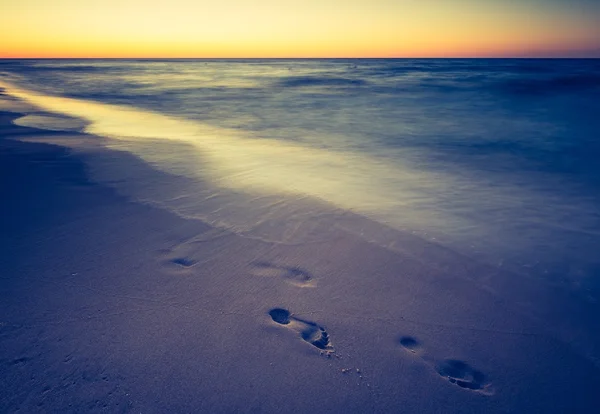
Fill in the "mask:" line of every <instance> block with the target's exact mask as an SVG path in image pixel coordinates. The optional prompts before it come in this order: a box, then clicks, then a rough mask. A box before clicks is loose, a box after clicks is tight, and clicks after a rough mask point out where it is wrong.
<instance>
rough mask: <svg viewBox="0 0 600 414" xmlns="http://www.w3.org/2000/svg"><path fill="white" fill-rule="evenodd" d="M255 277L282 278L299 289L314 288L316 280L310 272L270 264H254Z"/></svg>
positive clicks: (252, 271)
mask: <svg viewBox="0 0 600 414" xmlns="http://www.w3.org/2000/svg"><path fill="white" fill-rule="evenodd" d="M251 273H252V274H253V275H254V276H262V277H280V278H282V279H284V280H285V281H286V282H287V283H289V284H292V285H294V286H298V287H314V286H315V285H314V278H313V276H312V275H311V274H310V272H308V271H306V270H304V269H301V268H299V267H296V266H278V265H275V264H273V263H269V262H254V263H252V269H251Z"/></svg>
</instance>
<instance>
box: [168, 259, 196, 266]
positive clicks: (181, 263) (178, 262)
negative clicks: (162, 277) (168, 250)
mask: <svg viewBox="0 0 600 414" xmlns="http://www.w3.org/2000/svg"><path fill="white" fill-rule="evenodd" d="M170 261H171V263H173V264H175V265H177V266H181V267H183V268H188V267H192V266H194V265H195V264H196V262H195V261H193V260H191V259H187V258H185V257H176V258H174V259H171V260H170Z"/></svg>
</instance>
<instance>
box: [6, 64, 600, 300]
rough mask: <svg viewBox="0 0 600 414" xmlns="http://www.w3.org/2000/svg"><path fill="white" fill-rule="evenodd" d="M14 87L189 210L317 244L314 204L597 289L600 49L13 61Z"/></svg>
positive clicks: (159, 198)
mask: <svg viewBox="0 0 600 414" xmlns="http://www.w3.org/2000/svg"><path fill="white" fill-rule="evenodd" d="M0 82H3V84H4V87H5V88H6V89H7V91H8V92H9V93H12V94H14V95H15V96H19V97H20V98H22V99H25V100H28V101H30V102H31V103H33V104H35V105H37V106H38V107H40V108H42V110H43V114H46V115H47V114H48V113H55V114H60V115H61V116H65V115H67V116H72V117H77V118H81V119H83V120H84V121H85V124H86V125H87V126H85V127H83V128H84V129H85V130H86V131H87V132H91V133H94V134H97V135H100V136H104V137H107V138H109V141H110V142H111V144H109V146H110V147H112V148H114V149H118V150H122V151H127V152H130V153H133V154H135V155H136V156H138V157H140V158H141V159H143V160H144V161H146V162H148V163H149V164H151V165H152V166H154V167H155V168H157V169H160V170H163V171H165V172H169V173H171V174H175V175H176V176H178V177H185V178H186V181H185V185H183V184H177V183H176V180H174V181H173V183H171V185H167V186H163V187H159V186H157V185H156V184H155V183H150V182H146V183H144V177H141V176H136V175H135V174H134V173H131V172H129V173H128V174H129V175H128V176H127V177H126V178H123V177H121V179H122V180H126V181H129V184H128V186H125V187H126V189H125V190H124V191H125V192H129V193H130V195H131V196H132V197H134V198H135V197H136V196H137V197H138V198H140V199H144V200H145V201H148V200H149V201H152V202H155V203H157V204H159V205H162V206H164V207H165V208H169V209H171V210H173V211H175V212H176V213H178V214H182V215H185V216H190V217H198V218H202V219H207V220H209V221H212V222H213V223H218V224H220V225H223V226H226V227H227V226H228V227H230V228H232V229H234V230H237V231H240V232H247V233H252V232H253V231H254V232H255V233H256V235H257V236H260V237H267V236H268V237H270V238H274V239H278V240H280V241H281V240H284V239H285V241H290V238H292V239H293V238H294V237H297V238H298V241H302V237H305V236H306V234H307V232H304V233H302V232H298V228H299V226H300V225H303V223H306V222H310V221H311V220H312V221H314V220H317V218H318V217H322V214H325V213H324V211H325V210H322V211H321V210H320V211H316V210H314V209H312V207H307V206H306V203H307V199H311V200H312V199H314V200H318V201H320V202H324V205H327V206H330V207H331V209H332V210H328V211H327V214H332V216H331V217H333V218H331V220H332V222H335V220H336V217H338V218H339V217H341V216H342V215H343V214H344V212H354V213H357V214H359V215H361V216H363V217H367V218H369V219H371V220H373V221H375V222H377V223H380V224H382V225H385V226H387V227H390V228H392V229H396V230H400V231H408V232H411V233H413V234H415V235H418V236H419V237H422V238H425V239H427V240H431V241H433V242H436V243H439V244H442V245H444V246H446V247H448V248H450V249H453V250H455V251H457V252H459V253H461V254H464V255H467V256H469V257H472V258H474V259H477V260H481V261H484V262H487V263H490V264H492V265H495V266H505V267H508V268H509V269H511V270H514V271H522V272H524V273H526V274H528V275H533V276H535V277H539V278H541V279H543V280H547V281H548V282H549V283H559V284H564V285H565V286H568V287H569V288H572V289H574V290H577V291H578V292H580V293H581V292H583V293H584V294H585V295H588V296H589V295H591V296H593V297H595V298H598V297H600V295H599V294H598V292H600V282H599V277H600V253H598V252H600V162H599V161H598V157H599V156H600V60H418V59H405V60H27V61H15V60H5V61H0ZM34 121H35V119H34ZM38 121H39V120H38ZM23 122H24V123H25V124H26V123H27V122H25V121H23ZM38 123H39V122H38ZM42 123H43V122H42ZM77 125H79V126H78V128H82V127H81V122H80V123H79V124H77ZM105 169H113V170H115V171H117V173H115V174H116V175H118V171H119V170H118V168H116V167H115V166H114V165H113V166H111V167H110V168H108V167H106V168H105ZM113 172H114V171H113ZM112 179H113V180H114V179H115V177H112ZM194 183H197V187H195V185H196V184H194ZM207 184H208V187H207ZM178 186H180V188H179V189H178V188H177V187H178ZM125 187H124V188H125ZM166 188H168V190H167V189H166ZM290 200H291V201H290ZM207 206H209V207H207ZM328 208H329V207H328ZM336 215H337V216H336ZM286 223H288V224H289V223H294V224H293V225H290V226H291V227H290V228H291V229H292V230H293V231H291V233H293V234H292V235H291V236H290V234H291V233H290V231H287V230H289V228H288V229H287V230H286V231H284V232H283V233H285V234H281V233H272V229H273V228H275V227H277V226H279V227H281V226H283V227H285V224H286ZM319 223H321V222H319ZM265 229H268V230H265ZM269 232H271V233H269ZM267 233H268V234H267ZM369 237H372V238H373V239H375V240H376V239H377V235H370V236H369Z"/></svg>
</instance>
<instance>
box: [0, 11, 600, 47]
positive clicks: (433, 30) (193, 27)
mask: <svg viewBox="0 0 600 414" xmlns="http://www.w3.org/2000/svg"><path fill="white" fill-rule="evenodd" d="M527 56H531V57H600V0H1V1H0V57H4V58H7V57H23V58H25V57H138V58H139V57H164V58H174V57H181V58H186V57H189V58H192V57H197V58H209V57H214V58H224V57H238V58H239V57H248V58H251V57H527Z"/></svg>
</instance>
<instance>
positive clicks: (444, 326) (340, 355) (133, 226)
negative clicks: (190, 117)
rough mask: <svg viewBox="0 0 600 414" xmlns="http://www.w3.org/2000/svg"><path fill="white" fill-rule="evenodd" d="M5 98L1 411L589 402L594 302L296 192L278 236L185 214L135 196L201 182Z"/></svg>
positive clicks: (0, 124)
mask: <svg viewBox="0 0 600 414" xmlns="http://www.w3.org/2000/svg"><path fill="white" fill-rule="evenodd" d="M0 99H2V101H3V104H2V108H3V110H4V111H5V112H0V172H1V174H0V178H1V181H0V194H1V199H2V201H1V203H0V209H1V215H0V217H1V218H0V247H1V249H2V254H1V255H0V364H1V367H2V375H1V376H0V390H1V391H0V412H7V413H9V412H11V413H12V412H27V413H36V412H40V413H41V412H144V413H164V412H211V413H231V412H242V413H250V412H252V413H276V412H289V413H306V412H316V413H328V412H331V413H338V412H339V413H347V412H356V413H367V412H377V413H397V412H402V413H455V412H456V413H459V412H460V413H469V412H470V413H480V412H489V413H506V412H543V413H565V412H571V413H587V412H594V407H597V406H598V405H599V404H600V395H598V392H597V391H598V390H599V389H600V334H598V332H597V329H596V327H597V315H598V309H599V307H598V306H599V305H598V303H597V302H596V301H595V300H593V298H590V299H589V300H582V299H581V297H580V296H579V295H575V294H573V292H571V291H569V290H564V289H561V288H560V287H558V286H556V285H552V284H546V283H541V282H540V281H539V280H538V279H536V278H534V277H528V276H526V275H523V274H519V273H517V272H514V271H512V269H505V268H503V267H502V266H493V265H490V264H489V263H485V262H483V261H480V260H476V259H474V258H472V257H468V256H466V255H464V254H462V253H461V252H458V251H455V250H453V249H449V248H447V247H445V246H442V245H439V244H436V243H434V242H432V241H431V240H427V239H424V238H422V237H419V236H418V235H415V234H412V233H410V232H403V231H401V230H398V229H395V228H390V227H387V226H385V225H383V224H381V223H378V222H375V221H373V220H371V219H370V218H368V217H366V216H365V215H362V214H358V213H355V212H352V211H344V212H342V213H340V212H339V210H340V209H339V207H338V206H333V205H329V204H328V203H327V201H326V200H323V199H317V198H311V197H310V196H307V197H301V198H299V199H298V200H296V201H295V203H296V204H294V203H290V204H285V206H286V208H288V206H292V205H293V206H296V205H298V206H299V207H297V209H295V210H293V211H295V212H297V211H301V212H304V211H308V212H310V214H308V213H307V214H308V217H309V218H308V219H306V220H305V221H302V220H300V221H298V223H296V222H295V221H294V220H292V219H290V221H288V222H287V223H288V224H289V223H290V222H292V223H296V224H294V225H293V226H291V227H290V228H292V229H293V231H291V233H293V234H292V235H291V236H290V234H291V233H290V228H287V227H286V228H285V229H284V230H281V228H278V227H277V226H276V224H277V223H279V222H280V221H281V220H285V219H286V216H285V214H288V213H287V211H288V210H285V209H284V210H281V211H282V212H281V211H279V210H278V212H280V213H281V215H280V216H277V220H279V221H273V222H269V221H266V220H265V224H264V226H263V227H261V228H260V231H256V232H255V233H251V232H245V231H239V229H238V227H235V226H229V227H228V226H225V225H219V220H224V218H223V217H226V216H225V215H213V216H206V217H209V218H212V219H210V220H209V219H206V220H202V219H200V218H199V216H194V217H191V216H192V215H190V217H187V218H186V217H185V214H176V213H175V212H174V211H173V209H170V208H169V206H170V204H168V203H167V202H164V203H163V204H161V203H158V202H156V200H155V199H153V198H152V197H151V196H150V195H148V194H150V193H149V192H144V191H149V190H148V188H151V189H153V190H156V189H164V192H168V191H169V187H171V186H175V183H176V185H177V186H180V187H184V186H187V187H186V188H192V186H198V182H197V181H193V182H192V181H191V179H190V178H189V177H186V176H184V175H183V174H180V175H178V174H176V171H175V172H173V171H171V172H166V171H164V170H162V169H160V168H156V165H153V164H152V162H149V161H148V159H144V158H143V157H142V156H140V155H139V154H140V153H135V152H134V151H133V152H132V151H123V150H119V148H118V145H122V146H125V145H126V144H118V143H117V144H114V142H111V143H110V144H107V139H106V138H105V137H98V136H94V135H93V134H91V133H84V132H81V131H80V130H77V129H78V128H75V130H70V131H69V130H65V129H63V130H60V128H58V130H53V131H51V130H48V129H46V130H42V129H37V128H32V127H27V126H19V125H16V124H15V121H16V120H17V119H18V118H21V117H22V116H23V115H24V114H41V115H43V116H49V117H52V116H58V115H56V114H54V115H53V114H52V113H49V112H48V111H47V110H46V111H45V110H43V109H40V108H38V107H35V106H33V105H32V104H31V102H29V103H26V102H24V101H22V100H17V99H16V98H12V97H8V96H6V95H0ZM16 123H19V121H16ZM59 124H60V123H59ZM60 125H62V124H60ZM66 129H68V128H66ZM132 145H133V144H132ZM173 145H175V144H173ZM111 146H113V147H114V146H117V148H116V149H115V148H111ZM107 166H108V167H107ZM113 166H114V168H113ZM116 166H118V167H119V169H116ZM109 167H110V168H109ZM109 172H111V174H112V175H111V174H109ZM133 172H135V174H134V173H133ZM127 174H131V175H127ZM130 176H131V177H142V176H143V177H146V178H147V180H148V182H150V183H152V185H151V186H148V187H147V188H146V190H144V191H141V190H139V188H137V187H136V188H134V187H131V186H130V183H129V182H128V181H127V179H126V178H123V177H130ZM248 182H250V181H248ZM203 185H206V186H210V185H211V184H210V183H209V182H208V180H207V182H205V183H204V184H203ZM194 191H197V192H198V193H201V192H202V191H204V189H203V188H202V187H197V188H196V187H194ZM207 191H208V190H207ZM211 191H212V190H211ZM174 194H175V193H174ZM228 197H229V196H228ZM231 197H233V196H231ZM236 197H237V195H236ZM172 198H173V199H174V200H175V199H176V195H173V197H172ZM237 199H238V198H235V197H234V198H231V200H234V201H233V202H232V205H234V204H235V200H237ZM177 200H178V199H177ZM219 200H221V199H218V198H217V201H219ZM269 202H271V201H270V200H269ZM274 204H275V203H274ZM248 205H250V204H248ZM314 206H316V207H314ZM178 207H179V205H178ZM217 207H218V206H213V205H211V209H212V210H215V211H216V208H217ZM234 207H235V205H234ZM234 207H231V210H228V208H229V207H227V208H224V209H225V210H227V211H226V212H227V214H231V215H233V213H229V211H234V212H237V210H235V209H234ZM290 208H291V207H290ZM294 208H296V207H294ZM178 211H179V212H181V211H182V209H181V208H179V210H178ZM314 211H320V212H322V213H319V214H315V213H314ZM214 217H216V218H214ZM331 217H335V220H332V219H331ZM296 220H297V219H296ZM273 223H275V224H273ZM280 230H281V231H280ZM265 235H267V236H269V237H267V236H265ZM273 235H276V236H277V237H275V236H273ZM288 236H289V237H288Z"/></svg>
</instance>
